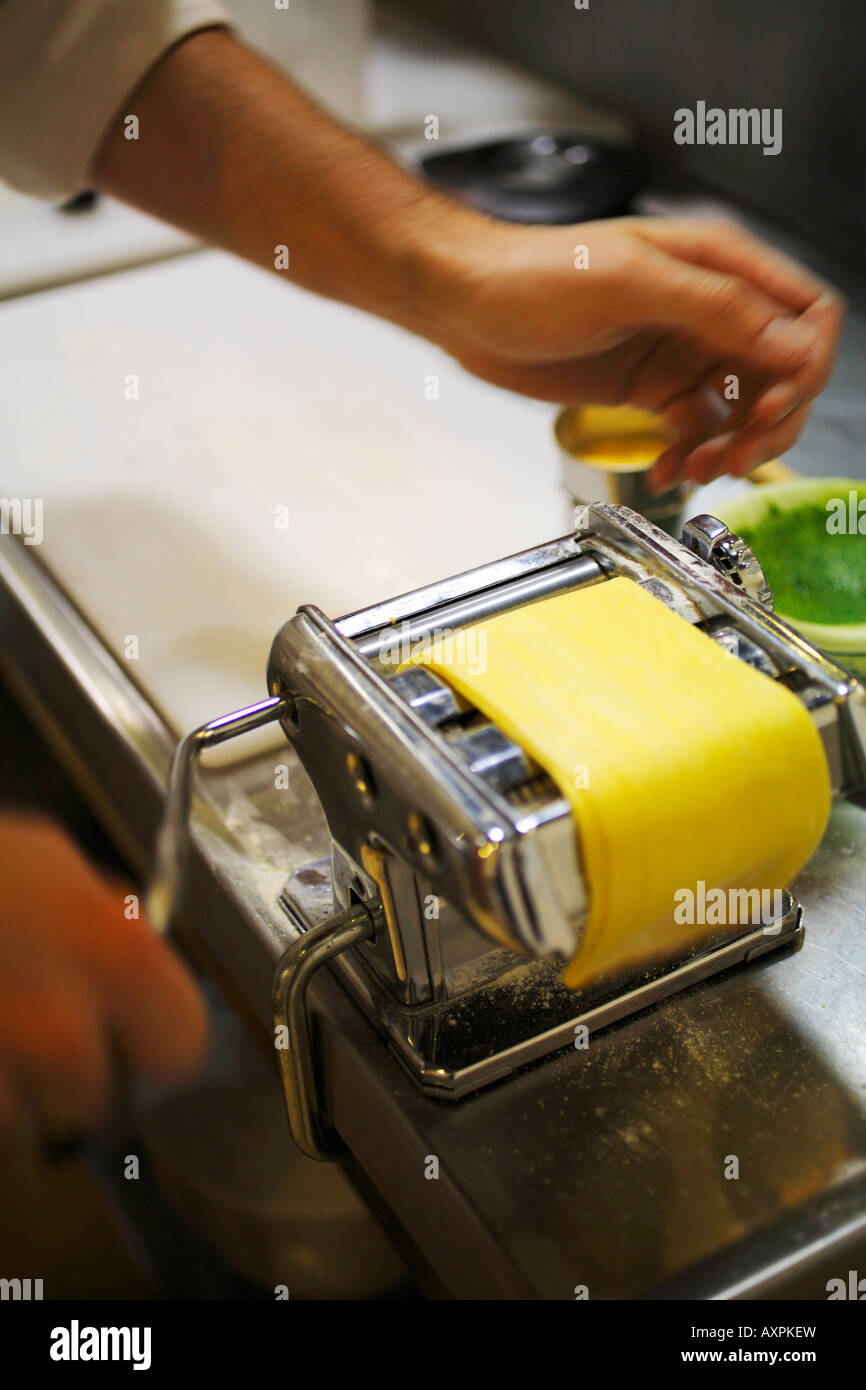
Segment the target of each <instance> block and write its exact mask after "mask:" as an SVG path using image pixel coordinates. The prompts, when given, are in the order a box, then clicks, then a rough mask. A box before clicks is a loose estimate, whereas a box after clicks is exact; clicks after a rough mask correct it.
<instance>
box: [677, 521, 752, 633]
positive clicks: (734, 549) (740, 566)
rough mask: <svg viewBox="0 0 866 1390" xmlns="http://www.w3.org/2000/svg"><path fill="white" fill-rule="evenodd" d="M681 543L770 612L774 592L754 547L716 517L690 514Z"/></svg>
mask: <svg viewBox="0 0 866 1390" xmlns="http://www.w3.org/2000/svg"><path fill="white" fill-rule="evenodd" d="M683 544H684V545H685V546H686V547H687V548H688V549H689V550H691V551H693V552H694V553H695V554H696V555H700V557H701V559H702V560H706V561H707V562H708V563H709V564H711V565H713V567H714V568H715V569H717V570H718V571H719V573H720V574H723V575H724V576H725V578H726V579H730V581H731V583H732V584H736V585H737V587H738V588H739V589H742V590H743V592H744V593H745V594H747V595H748V597H749V598H750V599H752V601H753V602H754V603H759V604H760V605H761V607H762V608H766V609H768V610H769V611H770V612H772V611H773V591H772V589H771V588H770V585H769V584H768V582H767V576H766V575H765V574H764V570H763V568H762V566H761V563H760V561H759V560H758V558H757V556H756V555H755V552H754V550H752V547H751V546H750V545H747V544H746V542H745V541H744V540H743V538H742V536H737V535H735V534H734V532H733V531H729V530H728V528H727V526H726V525H725V524H724V522H723V521H719V519H718V517H715V516H709V515H708V514H704V515H702V516H695V517H692V520H691V521H687V522H686V524H685V526H684V527H683Z"/></svg>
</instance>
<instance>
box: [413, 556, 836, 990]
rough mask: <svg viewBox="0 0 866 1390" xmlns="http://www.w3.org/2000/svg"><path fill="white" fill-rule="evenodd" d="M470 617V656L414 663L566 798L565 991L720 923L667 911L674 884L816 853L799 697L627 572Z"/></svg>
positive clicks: (816, 780) (818, 818) (820, 807)
mask: <svg viewBox="0 0 866 1390" xmlns="http://www.w3.org/2000/svg"><path fill="white" fill-rule="evenodd" d="M474 627H475V629H476V631H475V632H474V633H473V637H474V639H475V640H473V642H472V643H471V648H472V653H473V655H472V660H471V662H470V661H469V660H467V659H465V658H464V657H463V655H462V654H463V653H464V652H465V651H466V650H467V649H468V648H469V646H470V644H469V643H465V642H464V643H452V644H448V643H442V644H439V645H438V646H436V647H433V648H431V649H430V651H428V652H426V653H425V654H423V655H422V657H421V660H423V661H424V663H425V664H428V665H430V666H432V667H433V668H434V669H436V670H437V671H438V672H439V673H440V674H441V675H442V676H443V677H444V678H445V679H447V680H448V681H449V682H450V683H451V684H452V685H453V686H454V687H455V688H456V689H457V690H458V691H460V692H461V693H462V694H463V695H465V696H466V697H467V699H469V700H470V701H471V702H472V703H473V704H474V705H476V706H477V707H478V708H479V709H480V710H481V711H482V712H483V713H484V714H485V715H486V716H487V717H488V718H489V719H492V720H493V721H495V723H496V724H497V725H498V726H499V727H500V728H501V729H502V730H503V732H504V733H506V734H507V735H508V736H509V737H511V738H513V739H514V740H515V741H516V742H518V743H520V744H521V745H522V747H523V748H524V749H525V750H526V751H527V752H528V753H529V755H530V756H531V757H532V758H534V759H535V761H536V762H537V763H538V764H539V765H540V766H541V767H543V768H544V769H546V771H547V772H548V773H549V774H550V776H551V777H552V778H553V780H554V781H555V782H556V783H557V784H558V786H559V787H560V789H561V791H562V793H563V795H564V796H565V797H566V798H567V799H568V800H569V801H570V803H571V806H572V808H573V813H574V822H575V828H576V832H577V838H578V842H579V851H580V857H581V860H582V864H583V870H584V873H585V875H586V879H587V882H588V885H589V891H590V910H589V916H588V920H587V924H586V927H585V930H584V933H583V936H582V939H581V942H580V944H579V947H578V950H577V953H576V955H575V957H574V959H573V960H572V961H571V963H570V964H569V965H568V966H567V968H566V970H565V974H564V976H563V978H564V980H565V983H566V984H567V985H569V986H571V987H572V988H574V989H578V988H581V987H583V986H584V985H586V984H589V983H592V982H596V981H598V980H600V979H603V978H605V977H606V976H608V975H611V974H614V973H617V974H618V973H620V972H621V971H622V970H623V969H626V968H632V967H638V968H647V967H649V966H651V965H653V964H655V963H658V962H661V961H666V960H670V959H672V958H675V957H677V956H682V955H685V954H688V952H689V951H690V950H691V949H693V948H694V947H696V946H699V945H700V944H701V943H702V942H703V941H705V940H707V939H708V938H709V937H711V936H713V935H717V934H718V931H719V928H718V925H713V926H708V925H706V924H701V923H700V922H698V923H692V924H687V925H682V924H681V922H677V921H675V904H676V903H677V902H678V901H679V902H682V901H683V898H682V897H680V898H679V899H677V898H676V897H675V895H676V894H677V893H678V892H679V891H680V890H689V891H690V892H692V893H694V894H695V895H696V901H699V900H700V894H701V891H702V890H701V885H704V890H703V891H704V892H705V893H707V892H709V891H710V890H711V889H713V888H717V889H722V890H723V891H724V892H725V893H726V894H728V893H729V891H730V890H734V889H745V890H749V889H755V888H757V889H761V890H769V891H774V890H777V889H780V888H783V887H785V886H786V885H787V884H788V883H789V882H790V880H791V879H792V878H793V876H794V875H795V874H796V873H797V871H798V870H799V869H800V868H801V867H802V865H803V864H804V863H805V862H806V860H807V859H808V858H809V856H810V855H811V853H812V851H813V850H814V849H815V847H816V846H817V844H818V842H819V840H820V838H821V836H822V834H823V831H824V828H825V826H826V823H827V817H828V815H829V810H830V785H829V778H828V773H827V765H826V759H825V757H824V753H823V750H822V746H821V741H820V737H819V735H818V733H817V731H816V730H815V728H814V726H813V724H812V721H811V719H810V718H809V716H808V714H807V713H806V711H805V709H804V707H803V705H802V704H801V702H800V701H799V700H798V699H797V697H796V696H795V695H793V694H791V692H790V691H788V690H786V689H785V688H784V687H783V686H780V685H779V684H778V683H777V682H775V681H773V680H771V679H770V678H769V677H767V676H764V675H762V674H761V673H760V672H758V671H755V670H754V669H752V668H751V667H749V666H746V665H745V664H744V663H743V662H742V661H740V660H739V659H738V658H736V657H734V656H731V655H729V654H728V653H727V652H725V651H724V650H723V648H721V647H720V646H719V645H718V643H716V642H714V641H713V640H712V638H711V637H708V636H707V635H706V634H705V633H703V632H700V631H699V630H698V629H696V628H694V627H693V626H692V624H691V623H689V622H687V621H686V620H685V619H683V618H681V617H679V616H678V615H677V614H676V613H674V612H672V611H671V610H669V609H668V608H667V607H666V606H665V605H664V604H663V603H661V602H660V601H659V600H658V599H655V598H653V597H652V596H651V595H650V594H647V593H646V592H645V591H644V590H643V589H641V588H640V587H639V586H638V584H637V583H635V582H634V581H633V580H630V579H626V578H616V579H611V580H606V581H605V582H603V583H601V584H596V585H593V586H591V587H589V588H585V589H579V590H574V591H573V592H571V593H567V594H561V595H557V596H555V597H553V598H549V599H544V600H541V601H539V602H537V603H534V604H530V605H527V606H525V607H522V608H517V609H514V610H512V611H510V612H507V613H503V614H500V615H497V616H495V617H492V618H489V619H486V620H484V621H483V622H482V623H478V624H475V625H474ZM451 647H453V648H454V655H453V659H452V654H451V650H450V648H451ZM416 659H417V658H416ZM679 915H680V916H682V914H679ZM714 920H716V919H714Z"/></svg>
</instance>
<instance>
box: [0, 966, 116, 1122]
mask: <svg viewBox="0 0 866 1390" xmlns="http://www.w3.org/2000/svg"><path fill="white" fill-rule="evenodd" d="M7 964H8V963H7ZM42 965H43V962H40V961H37V960H36V959H35V958H33V959H31V960H30V961H29V962H28V963H27V965H26V966H21V965H20V964H19V967H18V968H15V969H12V970H11V971H10V970H8V969H6V970H4V978H3V991H2V1007H0V1055H2V1057H3V1059H4V1081H5V1091H6V1094H5V1097H4V1098H0V1109H2V1110H3V1111H5V1115H6V1117H7V1118H9V1120H10V1122H11V1120H13V1119H14V1120H16V1121H17V1122H18V1123H19V1126H20V1124H21V1121H22V1117H23V1116H24V1115H26V1114H28V1112H29V1120H30V1123H31V1124H34V1123H35V1124H36V1126H37V1127H38V1128H39V1129H40V1130H41V1131H42V1132H44V1133H46V1134H47V1135H50V1136H52V1137H53V1138H58V1139H63V1138H66V1137H68V1136H69V1135H77V1134H81V1133H84V1132H85V1131H86V1130H88V1129H90V1128H92V1127H93V1126H94V1125H95V1124H96V1123H97V1122H98V1120H99V1117H100V1114H101V1112H102V1108H103V1105H104V1103H105V1098H106V1094H107V1087H108V1076H109V1065H108V1057H107V1054H106V1049H105V1044H104V1039H103V1037H102V1033H101V1029H100V1025H99V1015H98V1009H97V1007H96V1004H95V1001H94V999H93V997H92V995H91V994H90V992H89V991H88V990H87V988H86V986H85V985H84V984H83V983H82V981H81V980H80V979H79V978H78V977H77V976H76V975H75V974H74V973H73V972H68V971H59V972H57V971H55V973H54V975H53V976H52V977H46V974H45V971H44V969H43V968H42Z"/></svg>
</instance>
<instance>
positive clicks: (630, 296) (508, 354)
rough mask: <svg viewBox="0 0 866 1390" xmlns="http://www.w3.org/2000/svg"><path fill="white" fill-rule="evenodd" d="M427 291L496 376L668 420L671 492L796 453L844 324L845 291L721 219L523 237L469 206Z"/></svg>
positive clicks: (479, 367)
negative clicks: (684, 480)
mask: <svg viewBox="0 0 866 1390" xmlns="http://www.w3.org/2000/svg"><path fill="white" fill-rule="evenodd" d="M576 248H584V250H583V251H582V252H580V251H578V253H577V254H576ZM424 277H426V278H424ZM422 283H424V284H425V285H426V286H427V290H428V293H427V301H428V307H427V320H428V327H427V330H426V331H428V332H429V334H430V336H431V337H435V338H436V340H437V341H439V342H440V343H441V344H442V345H443V346H444V347H445V348H447V349H448V350H449V351H450V352H451V353H452V354H453V355H454V356H455V357H457V358H458V360H459V361H460V362H462V363H463V364H464V366H466V367H467V368H469V370H471V371H472V372H474V373H475V374H476V375H478V376H480V377H483V378H484V379H485V380H487V381H491V382H493V383H494V384H495V385H498V386H504V387H507V388H509V389H511V390H514V391H519V392H521V393H523V394H525V395H529V396H534V397H537V398H539V399H542V400H551V401H557V402H560V403H561V404H563V405H568V404H572V403H587V404H589V403H593V404H599V405H615V404H630V405H634V406H641V407H644V408H645V409H649V410H653V411H655V412H657V413H658V414H659V415H660V416H661V418H662V420H663V422H664V424H665V425H666V427H667V429H668V431H669V434H670V439H671V444H670V447H669V448H668V449H667V450H666V451H665V452H664V453H663V454H662V455H661V456H660V458H659V459H658V460H657V461H656V463H655V465H654V467H653V469H652V473H651V475H650V478H651V483H652V484H654V485H655V486H656V487H658V488H663V487H666V486H669V485H671V483H673V482H674V481H675V480H677V479H679V478H681V477H691V478H694V479H695V480H696V481H698V482H708V481H709V480H710V479H711V478H713V477H715V476H717V475H718V474H719V473H723V472H726V473H734V474H741V473H747V472H750V471H751V470H752V469H753V468H755V467H757V466H758V465H759V464H760V463H762V462H764V461H765V460H767V459H770V458H774V457H776V456H777V455H778V454H780V453H783V452H784V451H785V450H786V449H788V448H790V446H791V445H792V444H793V443H794V442H795V440H796V439H797V437H798V435H799V434H800V431H801V430H802V428H803V426H804V424H805V422H806V419H807V418H808V415H809V410H810V408H811V404H812V401H813V400H814V398H815V396H816V395H817V394H818V392H819V391H821V390H822V389H823V387H824V386H825V384H826V382H827V379H828V377H829V375H830V371H831V369H832V365H833V360H834V357H835V353H836V348H837V344H838V339H839V332H840V328H841V323H842V317H843V305H842V301H841V300H840V298H839V296H838V295H837V294H836V293H835V291H833V290H832V289H831V287H830V286H829V285H827V284H826V283H824V282H823V281H821V280H820V279H818V278H817V277H816V276H814V275H813V274H812V273H811V272H809V271H807V270H806V269H804V268H803V267H802V266H800V265H798V264H797V263H796V262H795V261H792V260H791V259H790V258H788V257H786V256H784V255H782V253H780V252H778V251H776V250H775V249H773V248H772V247H770V246H768V245H766V244H765V243H763V242H762V241H760V240H758V239H757V238H756V237H753V236H751V235H750V234H749V233H748V232H746V231H745V230H743V229H742V228H741V227H739V226H737V224H736V223H733V222H729V221H726V220H718V219H709V218H670V219H669V218H653V217H645V218H641V217H634V218H621V219H616V220H613V221H603V222H592V223H585V224H579V225H576V226H569V227H517V226H513V225H509V224H504V223H502V224H500V223H496V222H493V221H492V220H489V219H486V218H481V217H479V216H477V215H476V214H466V213H465V212H463V210H461V211H460V212H459V213H456V212H455V215H454V227H453V231H452V232H450V233H449V227H448V220H447V218H446V219H444V220H440V222H439V223H438V224H434V226H433V228H432V229H431V245H430V247H429V250H428V252H427V254H426V262H425V268H424V271H423V273H422ZM422 298H423V296H422ZM732 383H733V384H732ZM734 390H736V398H734V399H730V398H729V399H726V395H727V396H728V397H730V396H731V395H732V393H733V391H734Z"/></svg>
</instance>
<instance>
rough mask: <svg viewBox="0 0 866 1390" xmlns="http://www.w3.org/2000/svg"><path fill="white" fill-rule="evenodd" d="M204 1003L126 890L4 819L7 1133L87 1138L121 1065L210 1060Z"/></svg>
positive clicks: (23, 825) (1, 1091) (179, 1072)
mask: <svg viewBox="0 0 866 1390" xmlns="http://www.w3.org/2000/svg"><path fill="white" fill-rule="evenodd" d="M205 1036H206V1025H205V1015H204V1008H203V1005H202V1001H201V999H200V996H199V994H198V990H197V989H196V986H195V984H194V983H193V981H192V979H191V977H190V976H189V974H188V973H187V971H186V969H185V968H184V967H183V965H182V964H181V963H180V961H179V960H178V959H177V958H176V957H175V956H174V954H173V953H172V952H171V951H170V949H169V948H168V947H167V946H166V945H165V944H164V943H163V942H162V941H160V940H159V939H158V938H157V937H156V936H155V935H154V934H153V932H152V931H151V929H150V927H149V926H148V924H147V923H146V921H144V919H142V918H138V919H137V920H136V919H133V920H129V919H128V918H127V917H126V915H125V913H124V890H123V889H122V888H119V887H114V886H112V885H110V884H108V883H106V882H105V881H104V880H103V879H101V878H100V877H99V876H98V875H97V874H96V873H95V872H94V871H93V869H91V868H90V866H89V865H88V864H87V863H86V862H85V861H84V859H82V857H81V856H80V855H79V853H78V851H77V850H76V849H75V848H74V846H73V845H72V844H71V843H70V842H69V841H68V840H67V839H66V838H65V836H64V835H63V834H62V833H61V831H60V830H59V829H57V827H55V826H54V825H52V824H50V823H49V822H47V821H44V820H40V819H36V818H35V817H24V816H21V815H18V814H12V813H10V812H8V811H7V812H5V813H3V814H2V815H0V1134H3V1135H4V1136H6V1137H10V1136H11V1135H13V1134H15V1133H16V1132H17V1133H22V1132H26V1131H27V1130H28V1129H31V1128H33V1127H34V1126H35V1127H36V1128H38V1129H39V1130H40V1131H42V1133H43V1134H45V1135H46V1136H47V1137H48V1138H54V1139H61V1140H63V1139H66V1138H68V1137H77V1136H79V1135H80V1134H81V1133H82V1132H83V1131H85V1130H86V1129H88V1128H90V1127H91V1126H93V1125H94V1124H96V1122H97V1121H98V1119H99V1117H100V1112H101V1110H102V1107H103V1105H104V1103H105V1101H106V1099H107V1094H108V1089H109V1084H110V1075H111V1063H112V1058H113V1057H115V1056H119V1058H120V1060H121V1062H122V1063H123V1065H124V1066H125V1067H126V1068H127V1069H128V1070H129V1071H130V1072H131V1073H132V1074H133V1075H139V1076H143V1077H148V1078H151V1079H152V1080H155V1081H168V1080H177V1079H180V1078H181V1077H182V1076H184V1075H185V1074H187V1073H189V1072H190V1071H192V1070H193V1069H194V1068H195V1067H196V1066H197V1065H198V1063H199V1062H200V1061H201V1060H202V1057H203V1054H204V1048H205Z"/></svg>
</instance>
